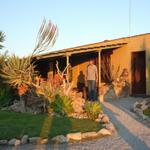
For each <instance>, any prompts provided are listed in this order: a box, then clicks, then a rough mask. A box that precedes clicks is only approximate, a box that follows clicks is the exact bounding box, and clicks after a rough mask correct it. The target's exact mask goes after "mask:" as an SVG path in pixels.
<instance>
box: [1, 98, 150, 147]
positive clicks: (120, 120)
mask: <svg viewBox="0 0 150 150" xmlns="http://www.w3.org/2000/svg"><path fill="white" fill-rule="evenodd" d="M140 100H142V99H141V98H131V97H129V98H124V99H120V100H114V101H108V102H104V103H103V108H104V109H105V112H106V113H107V114H108V115H109V116H110V118H111V121H112V122H113V123H114V125H115V126H116V128H117V132H115V133H114V134H113V135H112V136H110V137H105V138H102V139H95V140H91V141H86V142H79V143H74V144H62V145H30V144H27V145H23V146H19V147H0V150H52V149H55V150H150V128H149V127H148V125H147V124H146V123H145V122H142V120H141V119H139V118H138V117H137V116H136V115H135V114H134V113H132V112H131V111H130V110H131V108H132V106H133V103H134V102H135V101H140Z"/></svg>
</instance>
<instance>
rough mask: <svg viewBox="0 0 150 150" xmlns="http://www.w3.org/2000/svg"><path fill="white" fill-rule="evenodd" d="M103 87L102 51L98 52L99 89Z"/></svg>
mask: <svg viewBox="0 0 150 150" xmlns="http://www.w3.org/2000/svg"><path fill="white" fill-rule="evenodd" d="M100 86H101V49H100V50H98V87H99V88H100Z"/></svg>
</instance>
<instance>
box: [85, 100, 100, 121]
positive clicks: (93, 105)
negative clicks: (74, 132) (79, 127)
mask: <svg viewBox="0 0 150 150" xmlns="http://www.w3.org/2000/svg"><path fill="white" fill-rule="evenodd" d="M85 111H86V113H87V116H88V118H89V119H92V120H95V119H96V118H98V115H99V114H100V113H102V112H103V111H102V108H101V106H100V103H98V102H86V104H85Z"/></svg>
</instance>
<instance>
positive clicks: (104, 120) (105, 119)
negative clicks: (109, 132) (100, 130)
mask: <svg viewBox="0 0 150 150" xmlns="http://www.w3.org/2000/svg"><path fill="white" fill-rule="evenodd" d="M101 122H103V123H109V117H108V116H107V115H104V116H103V117H102V118H101Z"/></svg>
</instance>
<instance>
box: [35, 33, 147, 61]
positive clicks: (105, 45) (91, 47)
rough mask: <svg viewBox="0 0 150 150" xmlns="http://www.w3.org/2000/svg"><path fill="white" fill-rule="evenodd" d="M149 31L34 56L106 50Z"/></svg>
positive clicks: (58, 55)
mask: <svg viewBox="0 0 150 150" xmlns="http://www.w3.org/2000/svg"><path fill="white" fill-rule="evenodd" d="M148 34H150V33H146V34H140V35H134V36H131V37H123V38H119V39H113V40H105V41H102V42H97V43H92V44H87V45H82V46H77V47H72V48H66V49H62V50H58V51H53V52H49V53H47V54H40V55H38V56H36V58H37V59H44V58H52V57H60V56H65V55H66V54H70V55H72V54H78V53H86V52H93V51H97V50H99V49H101V50H106V49H115V48H119V47H122V46H124V45H125V44H127V43H128V39H130V38H134V37H137V36H145V35H148Z"/></svg>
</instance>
